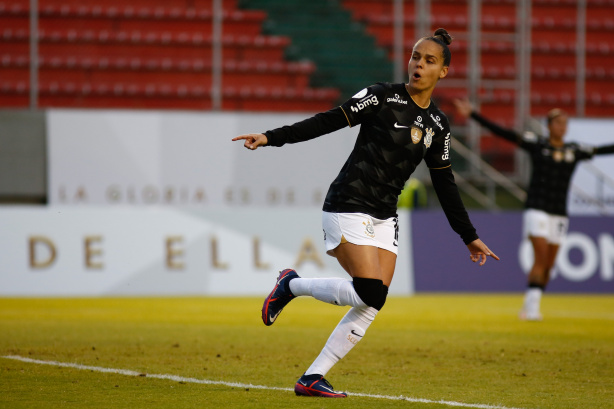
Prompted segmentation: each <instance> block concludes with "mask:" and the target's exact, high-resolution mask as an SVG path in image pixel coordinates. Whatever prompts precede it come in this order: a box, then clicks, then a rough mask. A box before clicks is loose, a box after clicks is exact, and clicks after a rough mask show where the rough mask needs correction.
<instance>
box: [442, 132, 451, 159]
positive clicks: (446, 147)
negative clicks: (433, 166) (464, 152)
mask: <svg viewBox="0 0 614 409" xmlns="http://www.w3.org/2000/svg"><path fill="white" fill-rule="evenodd" d="M441 159H443V160H448V159H450V132H448V134H447V135H446V139H445V141H444V142H443V155H441Z"/></svg>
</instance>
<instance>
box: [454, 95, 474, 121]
mask: <svg viewBox="0 0 614 409" xmlns="http://www.w3.org/2000/svg"><path fill="white" fill-rule="evenodd" d="M452 103H453V104H454V106H455V107H456V111H457V112H458V114H459V115H461V116H463V117H465V118H469V116H471V112H473V105H472V104H471V102H469V100H468V99H467V98H463V99H459V98H457V99H454V100H453V101H452Z"/></svg>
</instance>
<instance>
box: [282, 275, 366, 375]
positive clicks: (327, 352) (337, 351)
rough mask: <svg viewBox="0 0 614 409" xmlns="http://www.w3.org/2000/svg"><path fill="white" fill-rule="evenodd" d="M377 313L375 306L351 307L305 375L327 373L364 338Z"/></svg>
mask: <svg viewBox="0 0 614 409" xmlns="http://www.w3.org/2000/svg"><path fill="white" fill-rule="evenodd" d="M293 281H294V280H293ZM377 313H378V311H377V310H376V309H375V308H373V307H366V308H363V307H353V308H351V309H350V310H349V311H348V312H347V314H345V316H344V317H343V318H342V319H341V321H339V324H337V327H336V328H335V330H334V331H333V333H332V334H330V337H329V338H328V341H326V344H325V345H324V348H323V349H322V352H320V355H318V357H317V358H316V360H315V361H313V363H312V364H311V366H310V367H309V368H308V369H307V371H306V372H305V375H312V374H320V375H322V376H324V375H326V373H327V372H328V371H329V370H330V368H332V367H333V365H335V364H336V363H337V362H339V360H340V359H341V358H343V357H344V356H345V355H346V354H347V353H348V352H350V349H352V348H353V347H354V345H356V344H357V343H358V341H360V340H361V339H362V337H363V336H364V335H365V332H367V328H369V325H371V323H372V322H373V320H374V319H375V315H377Z"/></svg>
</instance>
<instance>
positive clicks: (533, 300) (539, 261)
mask: <svg viewBox="0 0 614 409" xmlns="http://www.w3.org/2000/svg"><path fill="white" fill-rule="evenodd" d="M529 239H530V240H531V244H532V245H533V254H534V261H533V266H532V267H531V271H530V272H529V276H528V282H527V290H526V292H525V296H524V302H523V306H522V311H521V312H520V318H521V319H524V320H529V321H539V320H541V313H540V303H541V297H542V294H543V292H544V289H545V283H546V282H547V276H548V241H547V240H546V238H545V237H533V236H531V237H529Z"/></svg>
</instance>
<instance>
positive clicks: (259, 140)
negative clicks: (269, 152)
mask: <svg viewBox="0 0 614 409" xmlns="http://www.w3.org/2000/svg"><path fill="white" fill-rule="evenodd" d="M232 140H233V141H240V140H245V143H244V144H243V146H245V147H246V148H247V149H251V150H254V149H257V148H258V147H259V146H264V145H266V144H267V143H268V142H269V140H268V139H267V137H266V135H265V134H262V133H248V134H246V135H239V136H237V137H236V138H232Z"/></svg>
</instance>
